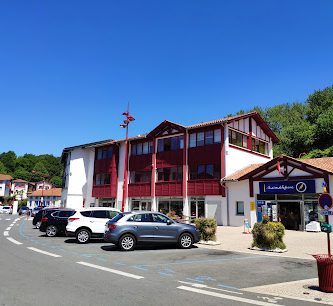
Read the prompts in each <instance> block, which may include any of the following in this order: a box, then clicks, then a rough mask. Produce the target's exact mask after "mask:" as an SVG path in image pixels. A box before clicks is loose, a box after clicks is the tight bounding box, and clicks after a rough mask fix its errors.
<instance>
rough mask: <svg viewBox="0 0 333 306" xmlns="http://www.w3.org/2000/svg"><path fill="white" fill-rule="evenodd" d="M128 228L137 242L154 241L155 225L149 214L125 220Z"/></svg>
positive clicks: (137, 215)
mask: <svg viewBox="0 0 333 306" xmlns="http://www.w3.org/2000/svg"><path fill="white" fill-rule="evenodd" d="M127 222H128V224H129V226H130V228H132V230H133V231H134V232H135V235H136V237H137V239H138V241H145V242H149V241H154V239H155V223H154V222H153V220H152V216H151V214H147V213H143V214H135V215H133V216H132V217H130V218H129V219H128V220H127Z"/></svg>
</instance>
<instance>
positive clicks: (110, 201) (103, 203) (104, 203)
mask: <svg viewBox="0 0 333 306" xmlns="http://www.w3.org/2000/svg"><path fill="white" fill-rule="evenodd" d="M98 206H100V207H112V208H115V199H114V198H99V199H98Z"/></svg>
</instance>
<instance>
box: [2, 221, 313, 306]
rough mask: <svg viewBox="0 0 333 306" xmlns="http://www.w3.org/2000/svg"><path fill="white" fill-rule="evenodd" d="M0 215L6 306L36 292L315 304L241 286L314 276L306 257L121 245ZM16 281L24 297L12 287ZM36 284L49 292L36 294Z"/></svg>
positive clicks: (26, 301) (104, 299)
mask: <svg viewBox="0 0 333 306" xmlns="http://www.w3.org/2000/svg"><path fill="white" fill-rule="evenodd" d="M1 219H2V220H1V221H0V224H1V230H2V231H3V233H4V235H2V238H1V239H2V241H1V245H2V252H1V254H2V255H1V256H0V266H1V268H0V269H1V272H2V273H1V275H3V276H6V275H7V288H6V291H4V289H3V288H2V289H0V293H1V298H2V299H3V303H4V305H16V304H17V305H18V304H20V305H33V302H34V301H36V298H37V297H38V300H39V301H44V302H45V303H49V304H51V305H53V304H54V305H55V304H57V305H59V304H61V305H72V304H73V305H74V304H77V302H78V299H79V300H80V302H79V304H80V305H89V304H91V303H96V304H98V305H107V304H110V303H109V300H110V299H115V301H116V302H115V303H112V304H113V305H129V304H130V303H131V304H133V305H173V304H177V305H179V304H181V305H198V304H201V303H205V304H206V305H216V304H218V303H219V304H220V303H222V302H223V305H239V303H240V302H241V303H242V304H245V305H246V304H255V305H273V304H275V305H311V304H312V303H307V302H304V301H300V300H289V299H286V298H279V297H277V296H270V295H267V294H265V292H262V294H258V293H251V292H247V291H245V290H244V289H245V288H247V287H255V286H261V285H267V284H275V283H283V282H290V281H297V280H303V279H310V278H314V277H316V274H317V271H316V267H315V262H314V261H311V260H302V259H291V258H280V257H269V256H264V255H252V254H242V253H236V252H229V251H222V250H214V249H207V248H201V247H200V246H197V245H196V246H194V247H193V248H192V249H189V250H181V249H178V248H177V247H176V246H167V247H165V246H164V247H158V246H153V247H150V246H142V247H138V248H137V249H136V250H135V251H133V252H121V251H119V250H118V249H117V248H116V247H115V246H114V245H112V244H110V243H105V242H104V241H103V240H101V239H97V240H93V241H92V242H91V243H89V244H83V245H80V244H77V243H76V242H75V239H73V238H68V237H65V236H60V237H53V238H49V237H46V236H45V235H44V233H42V232H40V231H39V230H37V229H35V228H33V226H32V223H31V220H26V219H25V218H17V217H15V216H10V217H4V216H3V215H2V216H1ZM7 219H10V220H7ZM15 220H16V221H15ZM5 232H7V235H5ZM6 238H7V239H6ZM8 239H10V240H8ZM4 240H7V241H4ZM18 287H19V288H22V289H21V290H22V292H23V294H22V296H21V295H19V296H17V294H14V292H16V291H17V288H18ZM36 287H37V288H43V289H42V290H41V291H43V292H44V291H45V292H47V294H46V295H45V294H43V293H42V292H39V294H38V295H37V296H35V295H34V294H33V292H34V290H36ZM39 290H40V289H39ZM11 292H12V293H11ZM59 292H61V294H60V295H59ZM53 299H54V300H53ZM59 301H61V302H60V303H59Z"/></svg>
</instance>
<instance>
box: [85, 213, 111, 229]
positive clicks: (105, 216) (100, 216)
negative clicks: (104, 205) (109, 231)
mask: <svg viewBox="0 0 333 306" xmlns="http://www.w3.org/2000/svg"><path fill="white" fill-rule="evenodd" d="M109 220H110V219H109V212H108V211H107V210H94V211H93V212H92V214H91V216H90V223H91V226H92V227H91V230H92V232H93V233H94V234H104V231H105V223H106V222H108V221H109Z"/></svg>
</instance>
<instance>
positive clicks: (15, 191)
mask: <svg viewBox="0 0 333 306" xmlns="http://www.w3.org/2000/svg"><path fill="white" fill-rule="evenodd" d="M28 185H29V183H28V182H27V181H25V180H21V179H16V180H13V181H12V186H11V192H12V196H15V199H16V200H18V201H20V200H24V199H27V198H28Z"/></svg>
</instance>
